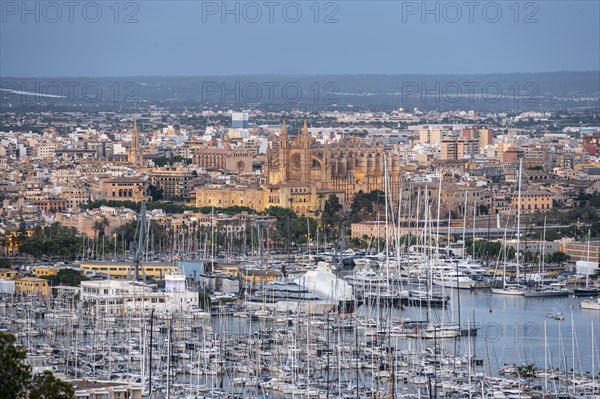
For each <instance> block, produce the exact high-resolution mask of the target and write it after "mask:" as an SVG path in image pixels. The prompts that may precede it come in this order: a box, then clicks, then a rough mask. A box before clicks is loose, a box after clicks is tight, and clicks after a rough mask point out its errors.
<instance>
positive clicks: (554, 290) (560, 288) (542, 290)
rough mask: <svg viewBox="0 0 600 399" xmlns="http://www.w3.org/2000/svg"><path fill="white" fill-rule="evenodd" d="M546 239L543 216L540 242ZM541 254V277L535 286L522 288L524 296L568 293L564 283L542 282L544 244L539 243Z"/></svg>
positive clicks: (541, 296)
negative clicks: (546, 283)
mask: <svg viewBox="0 0 600 399" xmlns="http://www.w3.org/2000/svg"><path fill="white" fill-rule="evenodd" d="M545 241H546V218H545V217H544V234H543V235H542V238H541V242H545ZM541 247H542V248H541V249H542V250H541V251H540V253H541V255H540V262H541V276H542V279H541V281H540V282H539V284H537V285H536V286H535V287H532V288H527V289H525V290H524V292H523V294H524V295H525V296H526V297H528V298H529V297H535V298H547V297H560V296H567V295H569V290H568V289H567V286H566V284H565V283H552V284H549V285H545V284H544V275H545V272H546V270H545V268H544V265H545V262H544V255H545V252H544V245H541Z"/></svg>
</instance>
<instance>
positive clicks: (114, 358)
mask: <svg viewBox="0 0 600 399" xmlns="http://www.w3.org/2000/svg"><path fill="white" fill-rule="evenodd" d="M359 263H360V262H359ZM303 267H306V265H305V266H303ZM292 272H293V273H291V274H293V275H297V274H300V273H299V272H298V271H297V270H294V268H293V267H292ZM386 272H387V273H389V272H390V270H389V269H387V268H386V269H379V270H378V269H372V271H371V272H369V273H365V272H360V273H354V274H352V272H351V271H349V272H346V274H347V275H348V276H354V277H353V278H350V279H349V281H351V282H354V283H355V284H356V276H357V275H358V276H363V277H364V279H366V280H364V279H363V280H362V281H363V284H362V285H359V286H356V285H355V286H354V288H355V289H354V290H352V289H350V291H348V289H349V287H352V286H351V285H350V284H348V283H346V282H345V281H344V279H343V278H338V277H336V275H335V274H334V273H333V272H332V271H331V268H330V267H329V265H328V264H326V263H325V262H320V263H319V264H318V265H315V266H314V270H313V271H309V272H307V273H306V274H307V277H306V278H305V279H303V278H302V277H295V278H291V277H290V278H289V279H287V278H286V279H283V280H282V279H279V280H275V281H274V282H273V283H269V284H265V286H264V288H262V289H259V290H256V291H255V292H254V293H252V294H250V295H252V297H253V300H248V297H246V300H242V299H240V300H238V301H233V302H230V303H226V304H221V305H219V304H213V305H212V306H210V307H206V308H201V307H199V306H190V307H187V308H185V309H182V308H177V307H169V306H162V307H155V308H152V309H150V308H148V307H146V306H144V305H143V304H144V302H142V303H141V304H139V303H138V305H141V306H137V307H136V306H135V305H134V306H133V307H127V308H126V305H125V304H126V302H121V303H120V304H118V303H117V304H116V305H115V306H116V307H113V308H110V309H112V311H108V308H102V307H100V306H98V304H95V305H94V304H92V303H90V302H89V301H82V300H79V299H78V295H73V294H64V295H59V296H56V297H45V298H42V297H38V296H27V295H23V294H21V295H18V294H15V295H6V296H4V297H3V299H2V302H0V328H1V329H2V330H3V331H8V332H11V333H13V334H15V335H16V337H17V343H18V344H20V345H23V347H24V348H26V350H27V353H28V358H29V359H30V361H31V362H32V364H35V365H36V367H42V368H47V369H50V370H52V371H53V372H54V373H56V374H57V375H60V376H64V378H67V379H89V380H100V381H127V382H131V383H134V384H139V385H140V386H141V388H142V392H143V394H144V397H153V398H162V397H172V398H229V397H231V398H234V397H240V398H241V397H244V398H246V397H257V398H296V397H299V398H350V397H352V398H354V397H358V398H377V397H394V398H410V397H414V398H418V397H449V398H459V397H476V398H537V397H540V398H542V397H550V398H559V397H560V398H584V397H585V398H589V397H598V394H599V393H600V385H599V383H598V375H597V370H596V369H597V365H598V364H600V363H599V362H600V356H599V355H598V339H597V337H598V336H599V335H600V334H599V333H600V331H598V326H600V307H598V305H597V304H598V301H597V300H595V299H593V300H592V299H590V298H589V297H588V298H586V297H576V296H575V295H573V291H570V294H568V295H567V296H540V297H536V296H528V295H496V294H494V293H492V292H491V291H490V290H489V289H475V290H468V289H467V290H465V289H455V288H447V287H444V286H441V287H440V286H435V285H433V284H431V282H430V283H429V284H427V281H417V280H413V281H409V280H406V279H402V278H398V279H395V280H392V279H389V278H381V276H384V275H385V273H386ZM323 273H324V274H325V275H326V276H330V279H329V281H328V282H327V283H325V285H327V286H328V287H330V289H331V291H332V292H331V294H332V295H333V294H334V292H333V291H334V290H335V291H336V292H335V295H336V296H335V298H336V300H338V299H339V300H340V301H343V302H344V305H343V306H340V303H339V301H331V298H330V297H328V296H327V295H323V292H324V291H326V289H325V288H324V286H321V287H317V286H316V284H315V281H321V282H326V281H327V279H326V278H324V276H323V275H321V274H323ZM348 273H350V274H348ZM340 276H341V275H340ZM314 278H316V280H313V279H314ZM167 281H171V282H170V283H169V284H170V287H171V288H170V289H169V291H171V292H176V291H177V289H180V288H181V287H178V285H179V284H180V283H179V282H178V281H179V280H177V279H175V278H170V280H169V278H168V280H167ZM364 281H369V282H370V283H372V284H373V286H374V287H375V288H373V286H369V283H365V282H364ZM120 284H125V283H120ZM311 284H312V288H310V289H309V288H308V287H309V286H310V285H311ZM269 285H271V286H273V287H277V288H268V286H269ZM142 292H144V290H140V293H142ZM353 292H354V294H355V295H352V293H353ZM197 294H199V293H197ZM143 295H148V296H149V297H152V294H151V293H145V294H143ZM186 295H187V294H186ZM392 295H394V296H395V297H397V298H398V302H397V303H396V302H394V301H393V300H391V299H390V298H391V296H392ZM184 297H185V296H184ZM331 297H333V296H331ZM417 298H420V299H419V300H418V301H417ZM167 301H168V300H167ZM349 302H352V303H353V306H350V305H349ZM293 304H295V306H292V305H293ZM272 305H277V306H272ZM324 305H327V306H324ZM594 395H595V396H594Z"/></svg>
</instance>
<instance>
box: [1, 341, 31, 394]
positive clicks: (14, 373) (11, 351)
mask: <svg viewBox="0 0 600 399" xmlns="http://www.w3.org/2000/svg"><path fill="white" fill-rule="evenodd" d="M25 357H26V353H25V351H24V350H21V349H18V348H17V347H16V346H15V336H14V335H12V334H8V333H5V332H0V399H21V398H26V397H27V396H26V393H27V386H28V384H29V379H30V377H31V371H30V367H29V366H28V365H26V364H24V363H23V360H25Z"/></svg>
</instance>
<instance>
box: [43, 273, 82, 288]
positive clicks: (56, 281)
mask: <svg viewBox="0 0 600 399" xmlns="http://www.w3.org/2000/svg"><path fill="white" fill-rule="evenodd" d="M46 279H47V280H48V281H49V282H50V283H51V284H52V285H62V284H64V285H68V286H70V287H79V286H80V285H81V282H82V281H86V280H89V278H87V277H85V276H82V275H81V273H79V272H78V271H77V270H73V269H62V270H59V271H58V273H56V274H55V275H54V276H47V277H46Z"/></svg>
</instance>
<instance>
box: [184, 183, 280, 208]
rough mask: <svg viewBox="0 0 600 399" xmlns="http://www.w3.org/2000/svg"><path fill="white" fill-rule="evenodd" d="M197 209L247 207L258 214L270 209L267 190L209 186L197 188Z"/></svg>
mask: <svg viewBox="0 0 600 399" xmlns="http://www.w3.org/2000/svg"><path fill="white" fill-rule="evenodd" d="M195 191H196V202H195V205H196V207H205V206H214V207H215V208H226V207H230V206H247V207H248V208H252V209H254V210H256V211H258V212H262V211H264V210H265V209H267V208H268V207H269V204H268V202H267V201H266V200H265V196H266V195H265V194H266V192H267V191H266V190H263V189H262V188H260V187H227V186H225V187H223V186H207V187H198V188H196V190H195Z"/></svg>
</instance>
